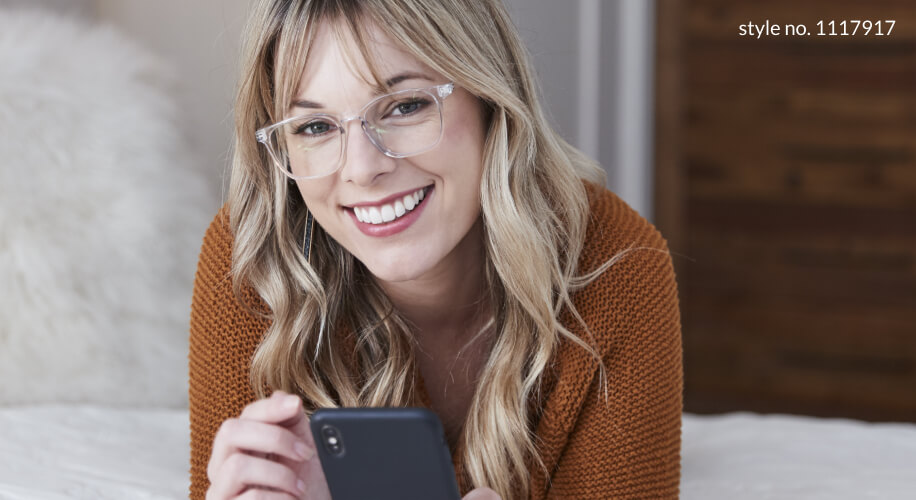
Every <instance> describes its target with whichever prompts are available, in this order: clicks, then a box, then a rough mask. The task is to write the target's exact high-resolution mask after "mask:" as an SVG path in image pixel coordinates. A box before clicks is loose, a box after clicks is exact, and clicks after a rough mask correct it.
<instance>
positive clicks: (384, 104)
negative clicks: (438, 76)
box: [255, 83, 455, 180]
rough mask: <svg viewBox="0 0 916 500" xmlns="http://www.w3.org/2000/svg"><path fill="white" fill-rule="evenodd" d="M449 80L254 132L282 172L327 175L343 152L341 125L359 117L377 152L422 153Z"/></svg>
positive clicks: (435, 128) (432, 143)
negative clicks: (341, 113) (354, 110)
mask: <svg viewBox="0 0 916 500" xmlns="http://www.w3.org/2000/svg"><path fill="white" fill-rule="evenodd" d="M454 89H455V84H453V83H445V84H442V85H436V86H435V87H427V88H422V89H408V90H401V91H398V92H394V93H391V94H386V95H383V96H379V97H376V98H375V99H373V100H371V101H369V103H368V104H366V105H365V106H363V109H361V110H360V111H359V113H358V114H356V115H353V116H348V117H345V118H337V117H335V116H333V115H329V114H326V113H316V114H311V115H304V116H295V117H292V118H287V119H285V120H283V121H280V122H277V123H275V124H273V125H268V126H267V127H264V128H262V129H260V130H258V131H257V132H256V133H255V138H257V140H258V142H260V143H261V144H264V146H266V147H267V151H268V154H269V155H270V157H271V159H272V160H273V161H274V163H275V164H276V165H277V167H279V168H280V170H282V171H283V173H284V174H286V175H287V176H289V177H291V178H293V179H296V180H300V179H315V178H317V177H324V176H326V175H330V174H333V173H334V172H336V171H337V170H338V169H340V167H341V165H343V163H344V161H345V156H346V149H347V144H346V143H347V138H346V124H347V123H349V122H351V121H353V120H359V122H360V125H361V128H362V130H363V133H365V134H366V137H368V138H369V141H370V142H371V143H372V144H373V145H374V146H375V147H376V148H377V149H378V150H379V151H381V152H382V153H383V154H385V155H386V156H389V157H391V158H406V157H408V156H413V155H417V154H420V153H425V152H427V151H429V150H431V149H433V148H434V147H436V146H437V145H438V144H439V140H440V139H442V101H443V100H445V98H447V97H448V96H450V95H451V94H452V91H453V90H454Z"/></svg>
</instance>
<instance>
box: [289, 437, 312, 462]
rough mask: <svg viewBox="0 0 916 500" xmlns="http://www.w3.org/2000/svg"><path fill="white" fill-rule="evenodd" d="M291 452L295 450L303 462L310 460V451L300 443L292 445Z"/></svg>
mask: <svg viewBox="0 0 916 500" xmlns="http://www.w3.org/2000/svg"><path fill="white" fill-rule="evenodd" d="M293 450H295V452H296V455H299V458H301V459H303V460H308V459H310V458H312V453H313V452H312V449H311V448H309V447H308V446H306V445H305V443H303V442H302V441H296V442H295V443H293Z"/></svg>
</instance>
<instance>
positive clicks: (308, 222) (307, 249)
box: [302, 208, 315, 264]
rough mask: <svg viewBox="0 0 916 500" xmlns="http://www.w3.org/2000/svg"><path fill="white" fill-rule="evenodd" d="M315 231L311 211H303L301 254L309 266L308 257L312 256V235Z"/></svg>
mask: <svg viewBox="0 0 916 500" xmlns="http://www.w3.org/2000/svg"><path fill="white" fill-rule="evenodd" d="M314 231H315V218H314V217H312V211H311V210H309V209H307V208H306V209H305V241H303V242H302V254H303V255H304V256H305V261H306V262H308V263H310V264H311V261H310V260H309V257H311V256H312V234H313V233H314Z"/></svg>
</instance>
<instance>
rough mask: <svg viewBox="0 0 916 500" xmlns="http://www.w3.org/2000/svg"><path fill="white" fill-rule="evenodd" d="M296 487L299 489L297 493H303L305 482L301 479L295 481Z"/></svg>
mask: <svg viewBox="0 0 916 500" xmlns="http://www.w3.org/2000/svg"><path fill="white" fill-rule="evenodd" d="M296 488H298V489H299V493H305V482H304V481H302V480H301V479H300V480H299V481H298V482H297V483H296Z"/></svg>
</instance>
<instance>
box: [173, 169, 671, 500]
mask: <svg viewBox="0 0 916 500" xmlns="http://www.w3.org/2000/svg"><path fill="white" fill-rule="evenodd" d="M588 193H589V201H590V206H591V220H590V221H589V225H588V230H587V236H586V243H585V249H584V251H583V254H582V256H581V259H580V270H581V271H582V272H585V271H589V270H592V269H595V268H596V267H598V266H599V265H600V264H601V263H602V262H605V261H607V260H608V259H609V258H611V257H612V256H614V255H615V254H617V253H618V252H619V251H621V250H624V249H627V248H629V247H631V246H635V247H649V248H653V249H658V250H666V243H665V240H664V239H663V238H662V236H661V235H660V234H659V233H658V231H656V229H655V228H654V227H653V226H652V225H651V224H649V223H648V222H647V221H646V220H645V219H643V218H642V217H641V216H640V215H639V214H638V213H636V212H635V211H634V210H632V209H631V208H630V207H629V206H627V205H626V204H625V203H624V202H623V201H621V200H620V199H619V198H618V197H617V196H616V195H614V194H613V193H611V192H609V191H607V190H605V189H604V188H599V187H595V186H591V185H589V186H588ZM658 250H634V251H631V252H629V253H627V254H626V256H625V257H624V258H622V259H621V260H620V261H619V262H617V263H615V264H614V265H613V266H611V268H610V269H609V270H608V271H607V272H605V273H604V274H602V275H601V276H600V277H599V278H598V279H597V280H595V281H594V282H592V283H591V284H590V285H588V286H587V287H586V288H584V289H582V290H580V291H578V292H576V293H575V295H573V301H574V303H575V305H576V307H577V309H578V311H579V313H580V314H581V315H582V317H583V319H584V320H585V322H586V323H587V324H588V325H589V328H590V330H591V332H592V333H593V334H594V335H595V337H596V340H597V342H598V345H599V347H600V349H601V353H602V355H603V360H604V363H605V365H606V367H607V377H608V379H607V395H608V399H607V402H605V398H604V391H603V390H602V387H601V385H600V383H599V370H598V363H597V362H596V361H595V359H594V358H593V357H592V356H590V355H589V354H588V353H586V352H585V351H584V350H583V349H582V348H580V347H578V346H575V345H573V344H572V343H571V342H568V341H564V342H562V343H561V344H560V347H559V349H558V352H557V353H556V356H555V358H554V364H553V366H554V369H553V370H551V372H550V373H549V374H547V375H545V380H544V387H545V388H547V393H546V396H545V400H544V406H543V408H542V413H541V416H540V417H539V419H538V420H537V422H536V427H535V432H536V434H537V437H538V439H539V442H540V445H541V450H542V453H541V458H542V460H543V462H544V464H545V465H546V466H547V470H548V471H549V476H547V475H545V473H544V471H543V470H541V469H540V468H539V467H536V466H535V467H533V468H532V469H531V477H532V493H531V498H532V499H545V498H570V499H591V498H595V499H607V498H677V496H678V486H679V479H680V443H681V409H682V399H681V393H682V386H683V371H682V364H681V331H680V315H679V311H678V300H677V286H676V283H675V276H674V271H673V267H672V265H671V259H670V257H669V255H668V254H667V253H665V252H664V251H658ZM231 252H232V234H231V231H230V229H229V226H228V219H227V212H226V210H225V208H224V209H223V210H221V211H220V213H219V214H218V215H217V216H216V219H214V221H213V223H212V224H211V226H210V228H209V229H208V231H207V234H206V236H205V237H204V242H203V248H202V250H201V254H200V262H199V264H198V269H197V276H196V281H195V285H194V296H193V303H192V310H191V338H190V355H189V362H190V415H191V417H190V418H191V495H190V498H191V499H193V500H203V499H204V497H205V493H206V490H207V487H208V481H207V477H206V468H207V462H208V460H209V457H210V449H211V444H212V441H213V437H214V435H215V434H216V430H217V428H218V427H219V425H220V424H221V423H222V422H223V420H225V419H227V418H231V417H235V416H237V415H238V414H239V413H240V412H241V410H242V408H243V407H244V406H245V405H246V404H248V403H249V402H251V401H253V400H254V391H253V390H252V388H251V387H250V385H249V383H248V370H249V362H250V359H251V356H252V354H253V352H254V350H255V348H256V347H257V345H258V342H259V340H260V338H261V335H262V333H263V332H264V331H265V329H266V327H267V326H268V324H267V323H266V321H265V320H263V319H261V318H258V317H254V316H252V315H250V314H248V313H247V312H246V311H245V309H243V308H242V307H241V306H240V304H238V303H237V301H236V299H235V297H234V296H233V294H232V283H231V278H230V276H229V267H230V258H231ZM564 324H566V326H567V327H568V328H570V330H571V331H573V332H574V333H576V334H578V335H582V334H583V332H582V330H581V328H580V327H579V326H578V325H577V324H575V323H574V322H564ZM422 400H426V401H428V399H426V398H425V397H424V398H422ZM455 467H456V470H457V471H458V477H459V480H460V483H461V484H460V486H461V488H462V493H463V494H464V493H466V492H467V490H468V489H469V486H470V485H468V484H467V482H466V481H465V480H463V474H462V473H461V471H462V464H461V463H460V460H456V463H455ZM507 500H508V499H507Z"/></svg>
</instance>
